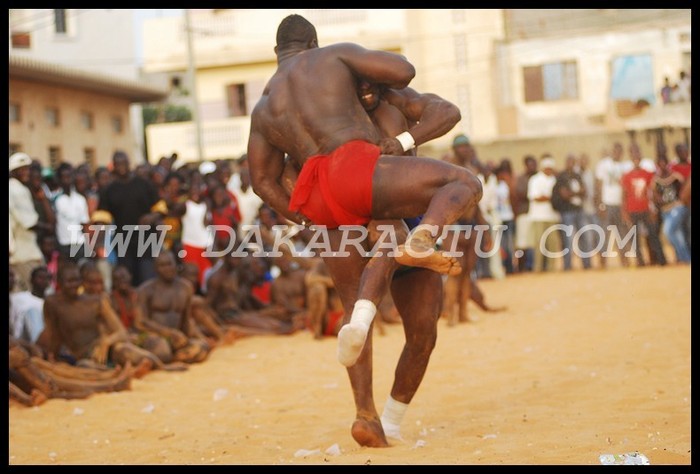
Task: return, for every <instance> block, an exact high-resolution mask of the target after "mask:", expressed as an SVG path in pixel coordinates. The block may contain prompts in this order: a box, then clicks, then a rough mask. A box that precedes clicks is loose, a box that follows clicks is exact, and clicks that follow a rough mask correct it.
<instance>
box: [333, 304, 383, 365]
mask: <svg viewBox="0 0 700 474" xmlns="http://www.w3.org/2000/svg"><path fill="white" fill-rule="evenodd" d="M376 313H377V307H376V306H375V305H374V303H372V302H371V301H370V300H357V301H356V302H355V307H354V308H353V310H352V316H351V317H350V322H349V323H348V324H346V325H345V326H343V327H342V328H341V329H340V332H338V362H340V363H341V364H343V365H344V366H345V367H350V366H352V365H354V364H355V362H356V361H357V358H358V357H360V353H361V352H362V348H363V347H364V346H365V340H367V334H368V333H369V328H370V325H371V324H372V320H373V319H374V315H375V314H376Z"/></svg>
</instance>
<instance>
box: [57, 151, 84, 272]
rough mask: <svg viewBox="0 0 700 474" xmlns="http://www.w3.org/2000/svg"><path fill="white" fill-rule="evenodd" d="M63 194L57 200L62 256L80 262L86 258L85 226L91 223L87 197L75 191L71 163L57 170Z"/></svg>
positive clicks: (58, 235) (58, 234)
mask: <svg viewBox="0 0 700 474" xmlns="http://www.w3.org/2000/svg"><path fill="white" fill-rule="evenodd" d="M56 175H57V176H58V184H59V186H60V187H61V194H60V195H59V196H58V197H57V198H56V203H55V207H56V239H57V240H58V250H59V252H60V253H61V256H62V257H63V258H65V259H67V260H72V261H74V262H78V260H79V259H81V258H84V257H86V255H85V254H84V253H85V252H84V251H83V249H84V245H85V235H84V234H83V226H84V225H85V224H88V223H89V222H90V214H89V213H88V205H87V201H86V200H85V197H84V196H83V195H82V194H80V193H79V192H77V191H76V190H75V187H74V186H73V182H74V181H75V172H74V170H73V166H72V165H70V164H69V163H61V165H59V167H58V169H57V170H56Z"/></svg>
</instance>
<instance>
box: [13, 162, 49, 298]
mask: <svg viewBox="0 0 700 474" xmlns="http://www.w3.org/2000/svg"><path fill="white" fill-rule="evenodd" d="M31 164H32V159H31V158H30V157H29V155H27V154H26V153H22V152H18V153H15V154H13V155H12V156H10V182H9V188H10V195H9V205H10V235H11V239H10V242H12V247H11V249H10V268H12V270H13V271H14V273H15V277H16V285H15V288H16V289H17V290H19V291H28V290H29V289H30V279H31V273H32V270H33V269H34V268H36V267H38V266H39V265H43V264H44V256H43V255H42V253H41V250H40V249H39V245H38V244H37V241H36V232H35V231H36V230H37V229H40V228H42V226H43V225H45V224H44V223H41V222H39V214H38V213H37V212H36V209H35V208H34V201H33V200H32V193H31V191H29V188H28V187H27V186H26V184H27V183H28V182H29V165H31Z"/></svg>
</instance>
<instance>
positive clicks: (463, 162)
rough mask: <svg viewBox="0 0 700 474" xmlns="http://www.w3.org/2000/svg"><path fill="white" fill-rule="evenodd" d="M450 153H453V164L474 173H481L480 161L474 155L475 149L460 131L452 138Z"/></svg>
mask: <svg viewBox="0 0 700 474" xmlns="http://www.w3.org/2000/svg"><path fill="white" fill-rule="evenodd" d="M452 153H453V154H454V157H453V159H452V162H453V163H454V164H456V165H457V166H463V167H464V168H467V169H468V170H469V171H471V172H472V173H473V174H474V175H478V174H479V173H481V163H480V162H479V158H478V157H477V156H476V150H475V149H474V146H473V145H472V144H471V141H469V138H468V137H467V136H466V135H464V134H463V133H460V134H459V135H457V136H456V137H455V138H454V140H452Z"/></svg>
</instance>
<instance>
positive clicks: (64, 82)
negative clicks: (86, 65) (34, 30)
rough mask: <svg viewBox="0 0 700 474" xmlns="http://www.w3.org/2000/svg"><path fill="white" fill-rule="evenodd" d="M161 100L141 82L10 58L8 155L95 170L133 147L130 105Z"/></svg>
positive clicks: (162, 93)
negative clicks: (18, 154) (19, 155)
mask: <svg viewBox="0 0 700 474" xmlns="http://www.w3.org/2000/svg"><path fill="white" fill-rule="evenodd" d="M165 96H166V91H163V90H162V89H159V88H154V87H149V86H145V85H144V84H143V83H142V82H137V81H131V80H127V79H121V78H116V77H114V76H105V75H102V74H96V73H88V72H85V71H82V70H76V69H71V68H67V67H63V66H58V65H56V64H54V63H47V62H44V61H39V60H35V59H29V58H24V57H18V56H15V55H11V56H10V58H9V108H10V120H9V140H10V143H9V148H10V149H9V154H12V153H14V152H16V151H23V152H25V153H28V154H29V155H30V156H32V157H34V158H37V159H38V160H39V161H41V162H42V164H43V165H44V166H51V167H56V166H57V165H58V164H59V163H60V162H62V161H66V162H69V163H73V164H75V165H77V164H80V163H84V162H86V163H88V164H90V166H91V168H92V169H93V170H94V169H95V167H97V166H100V165H107V164H108V163H109V161H110V160H111V157H112V154H113V153H114V151H116V150H124V151H127V153H129V152H130V151H131V150H133V149H134V148H135V147H136V138H135V136H134V134H133V133H131V128H130V115H129V107H130V105H131V104H132V103H135V102H151V101H158V100H162V99H163V98H165ZM8 156H9V155H8ZM130 156H131V157H132V160H133V158H134V157H133V155H131V154H130Z"/></svg>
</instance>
